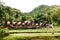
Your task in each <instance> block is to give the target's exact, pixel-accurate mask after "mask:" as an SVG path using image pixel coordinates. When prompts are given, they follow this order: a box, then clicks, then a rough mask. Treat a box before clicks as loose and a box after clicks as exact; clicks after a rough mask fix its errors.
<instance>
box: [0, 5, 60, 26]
mask: <svg viewBox="0 0 60 40" xmlns="http://www.w3.org/2000/svg"><path fill="white" fill-rule="evenodd" d="M25 20H34V21H35V22H36V23H39V22H40V21H43V22H45V21H47V22H48V23H52V24H55V25H60V6H56V5H52V6H47V5H40V6H38V7H36V8H35V9H33V10H32V11H31V12H28V13H22V12H20V10H18V9H15V8H11V7H9V6H4V4H1V5H0V26H1V25H3V22H5V21H22V22H23V21H25Z"/></svg>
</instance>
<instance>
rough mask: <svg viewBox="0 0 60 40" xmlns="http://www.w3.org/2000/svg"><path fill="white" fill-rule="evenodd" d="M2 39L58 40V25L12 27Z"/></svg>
mask: <svg viewBox="0 0 60 40" xmlns="http://www.w3.org/2000/svg"><path fill="white" fill-rule="evenodd" d="M8 33H10V34H9V36H6V37H4V38H3V40H60V27H54V28H53V29H52V28H41V29H16V30H15V29H13V30H9V32H8Z"/></svg>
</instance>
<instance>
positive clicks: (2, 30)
mask: <svg viewBox="0 0 60 40" xmlns="http://www.w3.org/2000/svg"><path fill="white" fill-rule="evenodd" d="M7 35H8V29H6V28H0V37H1V38H3V37H5V36H7Z"/></svg>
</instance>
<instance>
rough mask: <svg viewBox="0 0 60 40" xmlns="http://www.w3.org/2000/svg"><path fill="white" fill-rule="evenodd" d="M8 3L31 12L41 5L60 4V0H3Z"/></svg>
mask: <svg viewBox="0 0 60 40" xmlns="http://www.w3.org/2000/svg"><path fill="white" fill-rule="evenodd" d="M2 1H4V2H5V4H6V5H8V6H11V7H13V8H17V9H20V10H21V11H22V12H29V11H31V10H33V8H35V7H37V6H39V5H42V4H44V5H60V0H2Z"/></svg>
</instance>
